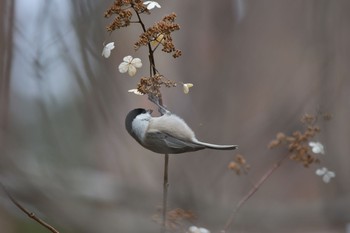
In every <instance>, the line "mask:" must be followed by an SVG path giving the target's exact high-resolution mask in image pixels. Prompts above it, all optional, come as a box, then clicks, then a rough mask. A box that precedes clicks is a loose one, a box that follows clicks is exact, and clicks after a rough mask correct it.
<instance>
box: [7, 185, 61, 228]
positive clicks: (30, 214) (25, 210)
mask: <svg viewBox="0 0 350 233" xmlns="http://www.w3.org/2000/svg"><path fill="white" fill-rule="evenodd" d="M0 184H1V183H0ZM1 186H2V188H3V189H4V191H5V193H6V195H7V196H8V197H9V198H10V200H11V201H12V203H13V204H15V205H16V206H17V207H18V209H20V210H21V211H22V212H24V213H25V214H26V215H27V216H28V217H29V218H31V219H33V220H34V221H36V222H37V223H39V224H40V225H42V226H43V227H45V228H47V229H48V230H50V231H51V232H53V233H59V231H58V230H56V229H55V228H54V227H53V226H51V225H50V224H48V223H47V222H45V221H44V220H42V219H41V218H39V217H37V216H36V215H35V213H33V212H30V211H29V210H27V209H26V208H25V207H23V206H22V205H21V204H20V203H19V202H18V201H17V200H16V199H15V198H14V197H13V196H12V195H11V194H10V193H9V192H8V191H7V189H6V188H5V186H4V185H3V184H1Z"/></svg>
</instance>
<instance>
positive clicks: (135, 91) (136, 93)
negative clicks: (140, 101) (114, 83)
mask: <svg viewBox="0 0 350 233" xmlns="http://www.w3.org/2000/svg"><path fill="white" fill-rule="evenodd" d="M128 92H130V93H134V94H135V95H144V94H143V93H141V92H139V90H137V89H130V90H128Z"/></svg>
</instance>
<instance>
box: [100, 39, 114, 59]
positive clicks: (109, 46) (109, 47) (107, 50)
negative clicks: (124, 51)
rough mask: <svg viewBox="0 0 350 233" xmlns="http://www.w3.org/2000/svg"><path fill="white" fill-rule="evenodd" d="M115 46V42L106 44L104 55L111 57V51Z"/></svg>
mask: <svg viewBox="0 0 350 233" xmlns="http://www.w3.org/2000/svg"><path fill="white" fill-rule="evenodd" d="M114 48H115V46H114V42H110V43H108V44H106V46H105V47H104V48H103V50H102V56H104V57H105V58H109V56H111V51H112V49H114Z"/></svg>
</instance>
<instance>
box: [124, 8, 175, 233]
mask: <svg viewBox="0 0 350 233" xmlns="http://www.w3.org/2000/svg"><path fill="white" fill-rule="evenodd" d="M131 6H132V7H133V4H132V5H131ZM133 9H134V11H135V13H136V15H137V18H138V20H139V23H140V25H141V27H142V30H143V32H146V27H145V24H144V23H143V21H142V19H141V17H140V14H139V12H138V11H137V10H135V8H134V7H133ZM147 47H148V59H149V62H150V76H151V77H152V76H153V75H155V74H157V69H156V63H155V59H154V51H153V50H152V47H151V44H150V43H148V44H147ZM158 103H159V104H160V105H161V106H163V99H162V96H161V95H160V96H158ZM160 110H161V108H159V112H160V114H162V115H163V113H162V112H161V111H160ZM168 167H169V155H168V154H165V155H164V175H163V176H164V177H163V208H162V227H161V233H165V232H166V222H167V201H168V186H169V182H168Z"/></svg>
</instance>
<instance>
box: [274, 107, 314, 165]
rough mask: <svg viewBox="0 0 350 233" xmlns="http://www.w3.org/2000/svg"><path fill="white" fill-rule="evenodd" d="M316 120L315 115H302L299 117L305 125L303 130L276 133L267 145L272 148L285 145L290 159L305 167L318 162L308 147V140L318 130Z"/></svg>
mask: <svg viewBox="0 0 350 233" xmlns="http://www.w3.org/2000/svg"><path fill="white" fill-rule="evenodd" d="M316 121H317V117H316V116H313V115H309V114H307V115H305V116H303V117H302V119H301V122H302V123H303V124H304V126H305V129H304V131H303V132H300V131H295V132H293V133H292V135H290V136H287V135H285V134H284V133H282V132H279V133H277V135H276V139H274V140H272V141H271V142H270V144H269V145H268V147H269V148H270V149H272V148H275V147H278V146H281V145H286V146H287V148H288V151H289V153H290V159H291V160H294V161H297V162H300V163H302V164H303V165H304V166H305V167H309V166H310V165H311V164H313V163H318V162H319V161H320V160H319V158H318V157H317V156H316V155H315V154H314V153H312V151H311V150H310V147H309V142H310V140H311V139H312V138H313V137H315V135H316V134H317V133H319V132H320V128H319V127H318V126H317V125H316Z"/></svg>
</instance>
